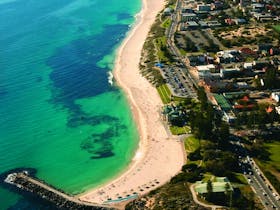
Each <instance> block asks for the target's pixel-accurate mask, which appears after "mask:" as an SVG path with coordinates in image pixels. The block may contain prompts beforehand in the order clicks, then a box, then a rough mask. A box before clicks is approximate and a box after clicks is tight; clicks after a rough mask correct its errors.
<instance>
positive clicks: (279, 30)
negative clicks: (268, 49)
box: [273, 25, 280, 33]
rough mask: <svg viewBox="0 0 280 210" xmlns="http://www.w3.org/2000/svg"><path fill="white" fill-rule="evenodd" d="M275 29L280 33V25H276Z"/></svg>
mask: <svg viewBox="0 0 280 210" xmlns="http://www.w3.org/2000/svg"><path fill="white" fill-rule="evenodd" d="M273 28H274V29H275V30H276V31H277V32H278V33H280V25H275V26H273Z"/></svg>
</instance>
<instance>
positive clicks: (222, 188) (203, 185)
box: [194, 177, 233, 195]
mask: <svg viewBox="0 0 280 210" xmlns="http://www.w3.org/2000/svg"><path fill="white" fill-rule="evenodd" d="M194 189H195V192H196V193H197V194H200V195H203V194H206V193H208V191H207V182H203V181H198V182H196V184H195V187H194ZM212 189H213V190H212V192H213V193H225V192H226V191H233V187H232V185H231V183H230V181H229V180H228V178H227V177H216V178H215V180H214V181H213V182H212Z"/></svg>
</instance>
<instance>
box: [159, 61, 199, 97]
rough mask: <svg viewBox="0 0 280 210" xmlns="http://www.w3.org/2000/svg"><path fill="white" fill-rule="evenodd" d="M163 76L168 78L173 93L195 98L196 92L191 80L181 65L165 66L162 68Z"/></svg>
mask: <svg viewBox="0 0 280 210" xmlns="http://www.w3.org/2000/svg"><path fill="white" fill-rule="evenodd" d="M161 73H162V76H163V78H164V79H165V80H166V82H167V84H168V87H169V88H170V90H171V92H172V95H174V96H178V97H183V98H195V97H196V92H195V90H194V88H193V86H192V83H191V81H190V80H189V79H188V77H186V75H185V74H184V72H183V71H182V69H181V68H180V67H177V66H172V67H164V68H162V69H161Z"/></svg>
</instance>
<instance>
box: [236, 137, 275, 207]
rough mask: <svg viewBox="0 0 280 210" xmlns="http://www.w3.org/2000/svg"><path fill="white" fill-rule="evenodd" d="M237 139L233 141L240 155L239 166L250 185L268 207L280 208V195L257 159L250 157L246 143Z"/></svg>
mask: <svg viewBox="0 0 280 210" xmlns="http://www.w3.org/2000/svg"><path fill="white" fill-rule="evenodd" d="M236 140H237V141H231V143H232V145H233V146H234V149H235V151H236V153H237V154H238V155H239V166H240V167H241V170H242V173H243V174H244V176H245V177H246V179H247V181H248V183H249V185H250V186H251V188H252V189H253V191H254V192H255V194H256V195H257V196H258V197H259V199H260V200H261V202H262V204H263V205H264V207H265V208H266V209H268V210H271V209H280V203H279V201H278V199H279V195H278V194H277V192H276V191H275V190H274V189H273V187H272V185H271V184H270V183H269V181H268V180H267V179H266V178H265V176H264V174H263V173H262V171H261V170H260V168H259V167H258V166H257V164H256V163H255V161H254V160H253V159H252V158H250V157H249V155H248V152H247V150H246V149H245V148H244V145H243V144H242V143H240V141H239V139H236Z"/></svg>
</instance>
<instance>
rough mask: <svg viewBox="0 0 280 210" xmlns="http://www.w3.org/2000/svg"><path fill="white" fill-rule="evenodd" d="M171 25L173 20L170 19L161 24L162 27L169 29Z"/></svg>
mask: <svg viewBox="0 0 280 210" xmlns="http://www.w3.org/2000/svg"><path fill="white" fill-rule="evenodd" d="M170 25H171V19H170V18H166V19H165V20H164V21H163V23H162V24H161V27H163V28H169V27H170Z"/></svg>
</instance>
